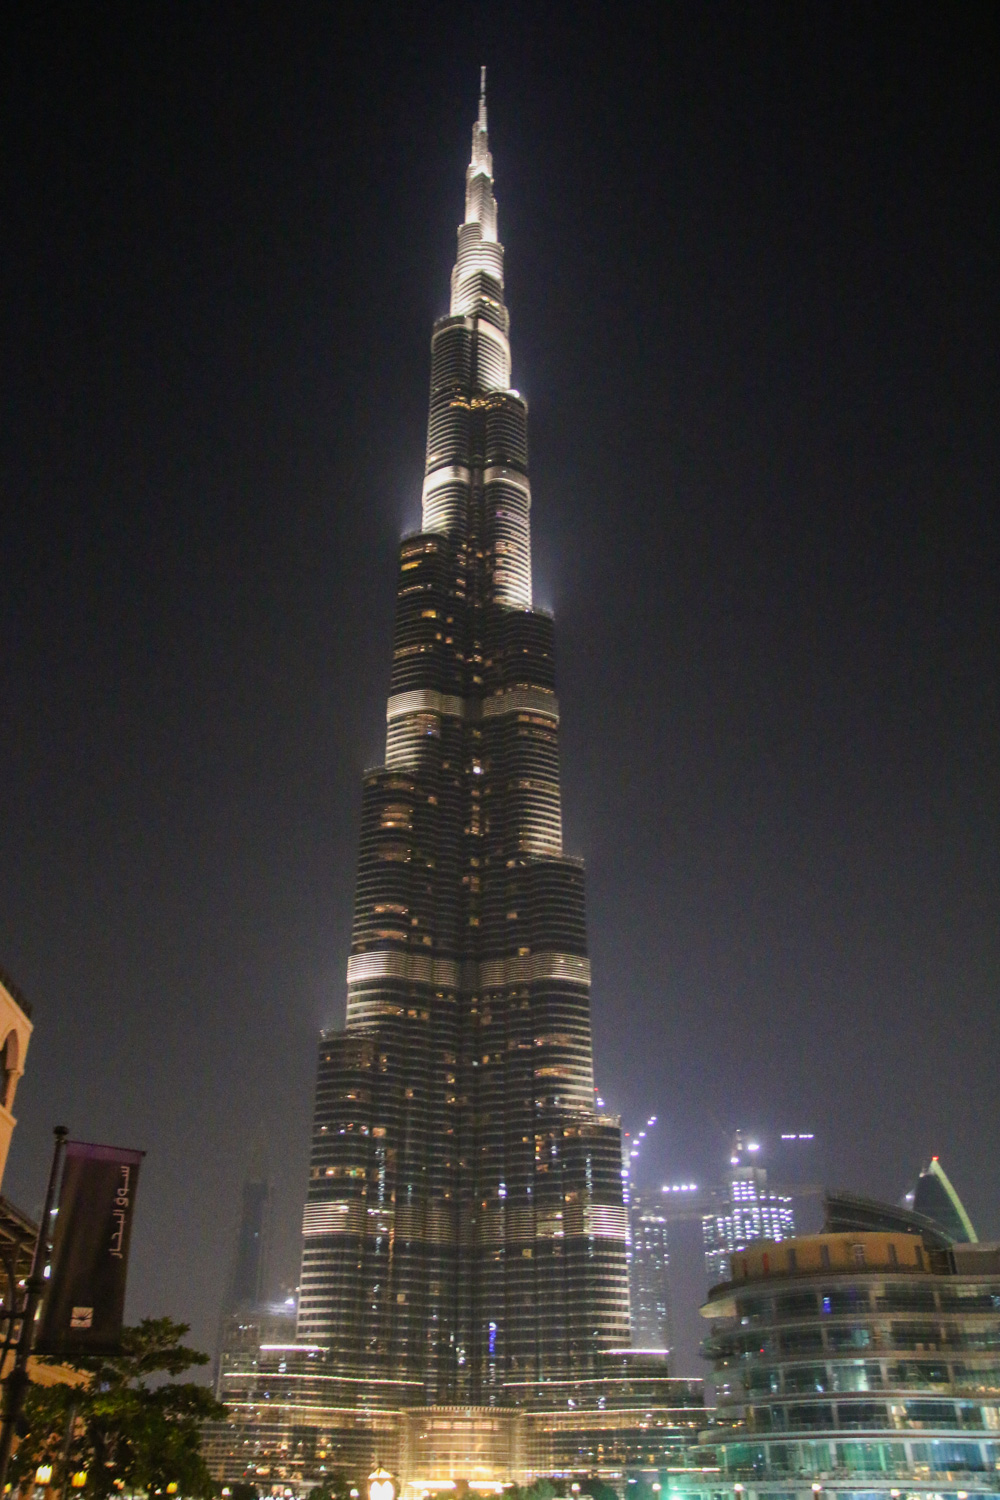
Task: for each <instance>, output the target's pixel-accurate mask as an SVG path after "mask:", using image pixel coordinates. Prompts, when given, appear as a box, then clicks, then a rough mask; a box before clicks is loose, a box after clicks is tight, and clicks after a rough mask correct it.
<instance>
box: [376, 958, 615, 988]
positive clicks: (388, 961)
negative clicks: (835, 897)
mask: <svg viewBox="0 0 1000 1500" xmlns="http://www.w3.org/2000/svg"><path fill="white" fill-rule="evenodd" d="M477 970H478V973H477V972H476V971H477ZM460 978H461V981H462V987H463V989H476V988H477V987H480V986H481V987H482V988H483V989H503V988H505V987H506V986H507V985H514V984H530V983H531V981H532V980H537V979H562V980H568V981H569V982H570V983H571V984H589V983H590V960H589V958H580V957H578V955H577V954H575V953H528V954H525V955H523V956H521V957H518V958H496V959H487V960H486V961H485V962H483V963H480V964H464V965H459V964H458V963H456V961H455V960H454V959H451V958H428V957H427V956H426V955H425V954H423V953H394V952H392V951H391V950H384V949H383V950H379V951H377V952H375V953H352V954H351V956H350V958H349V959H348V960H347V983H348V984H349V985H350V984H361V983H367V982H370V981H371V980H373V979H402V980H409V981H411V982H414V983H417V984H429V985H438V986H441V987H442V988H448V989H457V988H458V985H459V979H460Z"/></svg>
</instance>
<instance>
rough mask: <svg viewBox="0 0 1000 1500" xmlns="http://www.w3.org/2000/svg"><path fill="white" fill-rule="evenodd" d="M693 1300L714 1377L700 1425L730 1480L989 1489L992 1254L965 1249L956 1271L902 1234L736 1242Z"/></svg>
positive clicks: (997, 1449)
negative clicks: (739, 1248) (741, 1247)
mask: <svg viewBox="0 0 1000 1500" xmlns="http://www.w3.org/2000/svg"><path fill="white" fill-rule="evenodd" d="M702 1312H703V1314H704V1315H705V1316H706V1317H709V1318H711V1319H712V1321H713V1327H712V1332H711V1333H710V1335H709V1336H708V1338H707V1340H706V1342H705V1351H706V1354H707V1355H708V1356H709V1357H710V1358H711V1359H712V1360H713V1362H714V1366H715V1380H716V1383H717V1387H718V1390H719V1407H718V1421H717V1426H716V1427H715V1428H713V1429H711V1430H709V1431H708V1432H706V1433H705V1434H704V1437H705V1439H706V1440H710V1441H711V1443H712V1446H713V1447H714V1449H715V1451H716V1454H717V1458H718V1463H719V1466H720V1469H721V1472H722V1474H723V1475H724V1476H725V1478H726V1480H727V1481H728V1482H729V1484H730V1487H732V1486H733V1485H737V1486H739V1487H741V1488H745V1489H747V1490H748V1491H749V1490H753V1491H755V1492H756V1491H757V1486H758V1485H761V1486H769V1485H771V1484H772V1483H773V1481H775V1480H777V1479H781V1478H784V1479H786V1480H787V1481H788V1482H789V1483H792V1482H795V1481H798V1482H800V1484H801V1486H802V1490H801V1492H802V1493H804V1494H805V1493H809V1491H810V1490H812V1491H814V1492H816V1493H818V1492H819V1491H820V1490H821V1489H826V1488H828V1487H829V1488H834V1489H838V1490H839V1489H843V1488H844V1487H845V1486H846V1487H847V1488H850V1486H851V1484H852V1483H853V1481H854V1476H861V1477H863V1478H864V1481H865V1487H866V1489H868V1490H869V1491H871V1492H872V1493H875V1492H877V1493H879V1494H885V1493H887V1492H888V1493H889V1494H891V1495H896V1494H899V1493H908V1492H910V1491H914V1492H915V1493H920V1492H922V1490H927V1489H929V1490H930V1491H934V1492H939V1491H941V1490H942V1488H943V1487H948V1486H951V1487H952V1493H957V1492H958V1491H956V1490H955V1489H954V1486H955V1485H958V1486H959V1487H960V1489H962V1490H965V1491H966V1492H969V1493H971V1492H973V1491H975V1492H985V1493H989V1494H997V1493H1000V1474H998V1469H1000V1265H998V1264H997V1256H996V1255H995V1254H993V1255H990V1254H989V1253H988V1252H987V1253H984V1254H983V1255H980V1256H978V1257H977V1255H976V1253H975V1251H974V1250H973V1249H972V1247H969V1248H967V1249H966V1251H965V1253H964V1254H963V1256H962V1261H961V1269H956V1262H955V1258H954V1257H953V1256H949V1255H948V1254H947V1253H943V1252H940V1251H936V1250H933V1249H929V1248H928V1247H926V1246H925V1245H924V1244H923V1242H922V1241H921V1240H920V1239H919V1238H918V1237H915V1236H913V1235H907V1234H899V1233H882V1234H875V1233H856V1234H824V1235H818V1236H812V1237H809V1238H805V1239H798V1240H796V1239H792V1240H789V1241H786V1242H785V1243H783V1244H781V1245H766V1246H760V1247H752V1248H751V1249H750V1250H748V1251H747V1252H745V1253H744V1254H742V1255H738V1256H735V1257H734V1262H733V1280H732V1281H731V1282H729V1283H727V1284H725V1285H722V1286H718V1287H715V1288H713V1290H712V1292H711V1294H710V1296H709V1301H708V1303H707V1304H706V1306H705V1307H704V1308H703V1309H702ZM759 1493H761V1494H763V1493H765V1490H764V1489H761V1490H760V1491H759ZM782 1493H785V1492H784V1491H783V1492H782ZM788 1493H794V1491H788Z"/></svg>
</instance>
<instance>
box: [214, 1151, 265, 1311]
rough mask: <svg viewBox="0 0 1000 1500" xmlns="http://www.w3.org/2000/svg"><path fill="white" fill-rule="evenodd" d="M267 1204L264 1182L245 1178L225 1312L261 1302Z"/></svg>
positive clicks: (260, 1179) (262, 1179)
mask: <svg viewBox="0 0 1000 1500" xmlns="http://www.w3.org/2000/svg"><path fill="white" fill-rule="evenodd" d="M270 1201H271V1188H270V1184H269V1183H268V1182H267V1180H266V1179H264V1178H248V1179H247V1181H246V1182H244V1184H243V1204H242V1211H241V1213H240V1227H239V1230H238V1233H237V1236H236V1251H235V1254H234V1256H233V1263H232V1270H231V1271H230V1275H229V1284H228V1286H227V1288H226V1300H225V1303H224V1305H223V1310H224V1311H225V1312H234V1311H235V1310H236V1309H237V1308H238V1307H244V1306H249V1305H250V1304H252V1303H257V1302H259V1301H260V1299H261V1293H262V1282H263V1277H264V1256H265V1253H266V1249H267V1220H268V1207H269V1204H270Z"/></svg>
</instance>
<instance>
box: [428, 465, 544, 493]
mask: <svg viewBox="0 0 1000 1500" xmlns="http://www.w3.org/2000/svg"><path fill="white" fill-rule="evenodd" d="M501 481H503V483H504V484H512V485H513V486H514V488H515V489H518V490H523V491H524V493H525V494H526V495H527V496H528V499H529V500H530V499H531V485H530V483H529V482H528V476H527V475H526V474H521V473H519V471H518V470H517V469H508V467H507V465H506V464H494V465H492V466H491V467H490V468H489V469H484V470H483V484H498V483H500V482H501ZM426 487H427V481H426V480H424V488H425V489H426Z"/></svg>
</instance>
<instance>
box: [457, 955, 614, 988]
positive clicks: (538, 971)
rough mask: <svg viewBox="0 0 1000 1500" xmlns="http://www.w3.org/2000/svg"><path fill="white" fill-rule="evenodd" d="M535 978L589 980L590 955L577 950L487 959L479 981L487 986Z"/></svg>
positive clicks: (483, 986) (579, 982)
mask: <svg viewBox="0 0 1000 1500" xmlns="http://www.w3.org/2000/svg"><path fill="white" fill-rule="evenodd" d="M533 979H568V980H569V981H570V982H571V983H573V984H589V983H590V959H589V958H578V957H577V955H576V954H575V953H528V954H525V955H524V956H523V957H520V958H491V959H486V960H485V961H484V962H483V963H481V964H480V965H479V982H480V984H481V985H482V988H483V989H484V990H485V989H500V988H502V987H503V986H506V985H509V984H529V983H530V982H531V981H532V980H533Z"/></svg>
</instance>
